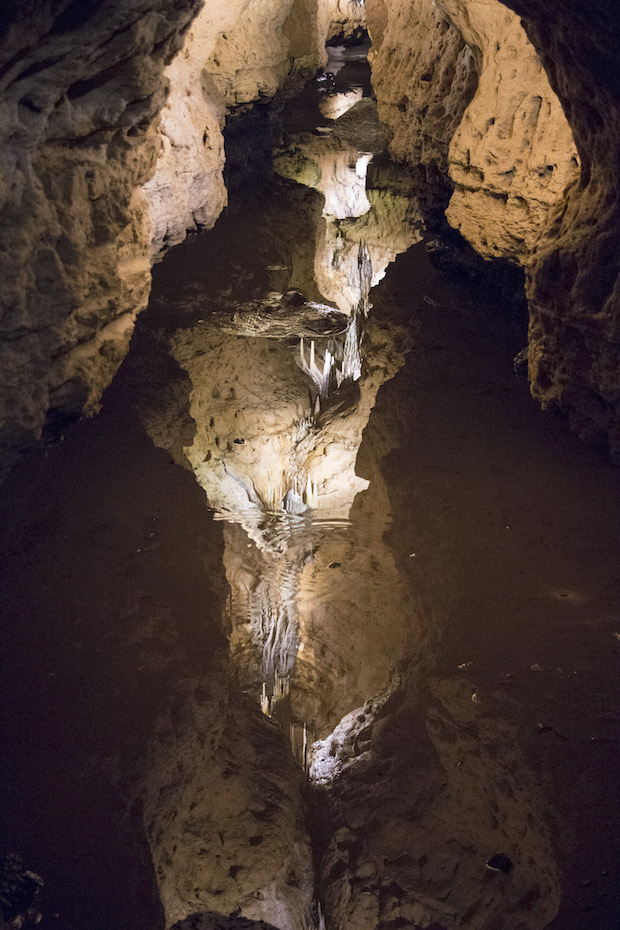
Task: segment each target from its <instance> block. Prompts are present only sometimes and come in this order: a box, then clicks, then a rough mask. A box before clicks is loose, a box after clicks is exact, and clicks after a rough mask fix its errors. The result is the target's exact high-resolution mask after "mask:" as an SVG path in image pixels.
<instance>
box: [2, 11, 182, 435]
mask: <svg viewBox="0 0 620 930" xmlns="http://www.w3.org/2000/svg"><path fill="white" fill-rule="evenodd" d="M196 8H197V4H194V3H190V4H188V5H186V6H185V7H183V8H182V9H181V8H180V7H179V8H169V7H168V6H165V5H163V4H157V3H155V4H153V3H148V2H144V3H134V4H132V5H131V7H126V8H123V9H120V8H119V7H118V5H117V4H115V3H112V2H107V3H104V4H102V5H100V6H99V7H98V8H97V10H96V11H95V12H93V13H92V15H86V16H80V17H77V20H75V17H76V16H77V14H75V11H73V13H72V14H71V15H69V14H67V17H65V14H63V13H62V12H60V13H58V14H57V16H56V18H55V19H54V17H53V16H52V13H51V6H50V5H47V4H41V5H40V6H39V8H38V10H37V12H36V14H35V15H33V16H29V17H28V19H27V20H26V19H23V20H20V19H18V20H17V21H16V22H15V23H14V24H13V26H12V27H11V28H10V29H9V31H8V33H7V35H6V38H5V42H4V44H3V46H2V50H1V51H0V56H1V58H2V61H3V63H4V65H6V68H5V70H4V74H3V78H2V88H1V89H2V127H3V134H2V140H1V144H0V145H1V151H0V163H1V165H2V198H1V202H2V209H3V216H2V223H1V224H0V239H1V243H0V244H1V246H2V254H1V257H0V266H1V275H0V277H1V285H0V304H1V306H2V308H3V310H2V323H1V329H2V335H3V337H4V339H3V341H2V349H1V350H0V352H1V363H0V367H1V369H2V391H1V395H2V396H1V401H0V403H1V408H0V423H1V424H2V427H1V429H2V435H3V436H4V437H5V438H6V440H7V442H8V444H9V445H15V443H16V441H27V440H28V439H32V438H33V437H36V436H38V434H39V432H40V429H41V426H42V424H43V421H44V418H45V415H46V411H47V410H48V409H49V408H52V409H54V408H57V409H58V410H59V411H60V412H61V414H65V415H66V414H75V415H77V414H79V413H80V412H81V411H83V410H86V411H89V410H94V409H96V406H97V403H98V400H99V397H100V395H101V391H102V390H103V388H104V387H105V386H106V385H107V384H108V383H109V381H110V379H111V377H112V376H113V374H114V372H115V371H116V369H117V367H118V364H119V363H120V361H121V360H122V357H123V355H124V353H125V350H126V348H127V345H128V341H129V335H130V331H131V323H132V320H133V317H134V315H135V314H136V313H138V312H139V311H140V310H141V309H142V308H143V307H144V306H145V305H146V299H147V296H148V289H149V284H150V275H149V268H148V261H146V260H145V259H146V257H147V252H148V238H147V235H148V234H147V228H146V216H145V211H144V203H143V201H142V199H141V197H140V195H139V194H136V193H135V191H136V189H137V188H139V186H140V185H141V183H142V182H143V181H144V180H145V179H146V178H147V177H148V175H149V172H150V171H151V168H152V164H153V154H154V149H155V135H154V134H153V132H152V131H151V130H150V126H151V124H152V123H153V121H154V119H155V118H156V116H157V113H158V112H159V109H160V108H161V106H162V105H163V102H164V96H165V83H164V81H163V74H162V73H163V69H164V67H165V65H166V64H167V62H168V61H169V60H170V59H171V58H172V56H173V54H174V53H175V52H176V50H177V49H178V48H179V46H180V44H181V39H182V34H183V31H184V30H185V28H186V27H187V25H188V23H189V21H190V19H191V17H192V15H193V14H194V12H195V10H196ZM72 17H74V18H73V19H72ZM65 19H66V21H65Z"/></svg>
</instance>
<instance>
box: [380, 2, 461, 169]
mask: <svg viewBox="0 0 620 930" xmlns="http://www.w3.org/2000/svg"><path fill="white" fill-rule="evenodd" d="M366 6H367V10H368V21H369V28H370V34H371V38H372V49H371V53H370V61H371V64H372V82H373V86H374V89H375V93H376V95H377V104H378V107H379V117H380V119H381V121H382V122H383V123H384V124H385V126H386V127H387V130H388V132H389V135H390V151H391V152H392V154H393V156H394V157H395V158H397V159H398V160H399V161H405V162H407V163H409V164H411V165H415V164H418V163H422V164H424V165H436V166H437V167H438V168H439V169H440V170H442V171H443V172H444V173H447V166H448V145H449V143H450V140H451V138H452V136H453V135H454V132H455V131H456V128H457V126H458V125H459V123H460V121H461V119H462V117H463V111H464V109H465V107H466V106H467V104H468V103H469V101H470V100H471V98H472V96H473V94H474V91H475V88H476V82H477V77H478V75H477V69H476V62H475V57H474V54H473V52H472V49H471V48H470V47H469V46H468V45H467V44H466V42H465V40H464V39H463V37H462V35H461V33H460V32H459V30H458V29H457V28H456V27H455V26H454V25H453V24H452V23H451V21H450V20H449V18H448V17H447V16H446V15H445V13H444V12H443V11H442V9H441V8H439V7H438V6H436V5H435V4H430V3H426V2H424V0H415V2H412V3H398V2H394V0H392V2H390V0H387V2H386V0H367V3H366Z"/></svg>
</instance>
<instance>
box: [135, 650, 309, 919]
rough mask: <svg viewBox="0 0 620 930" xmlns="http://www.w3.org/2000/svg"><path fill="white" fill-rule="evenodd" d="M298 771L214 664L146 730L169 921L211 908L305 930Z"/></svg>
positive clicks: (282, 740)
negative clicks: (153, 728) (149, 738)
mask: <svg viewBox="0 0 620 930" xmlns="http://www.w3.org/2000/svg"><path fill="white" fill-rule="evenodd" d="M302 784H303V774H302V772H301V771H300V770H299V769H298V768H297V766H296V765H295V762H294V759H293V756H292V755H291V752H290V748H289V747H288V745H287V741H286V737H285V735H284V732H283V731H282V729H281V728H280V727H278V726H276V724H274V723H272V722H271V721H270V720H269V719H268V718H267V717H265V716H264V714H262V713H261V711H260V707H259V706H258V704H257V702H256V701H255V700H253V699H252V698H250V697H249V696H247V695H245V694H243V693H241V692H240V691H239V688H238V686H237V685H236V684H232V683H231V681H230V673H229V671H228V670H227V669H226V668H225V667H222V669H221V670H218V669H217V668H213V669H212V670H211V671H210V673H209V676H208V679H205V680H202V681H200V680H198V681H195V682H188V684H187V689H186V695H185V697H181V696H179V699H178V701H177V702H176V703H175V704H174V705H172V706H171V708H170V713H169V715H168V716H167V717H165V718H163V719H162V720H161V722H160V725H159V727H158V728H157V730H156V731H155V733H154V736H153V742H152V753H151V758H150V761H149V764H148V779H147V781H146V783H145V786H144V816H145V823H146V829H147V834H148V837H149V841H150V844H151V849H152V851H153V862H154V865H155V870H156V872H157V880H158V884H159V889H160V894H161V900H162V903H163V906H164V909H165V912H166V919H167V923H168V924H170V923H174V922H175V921H177V920H182V919H183V918H184V917H187V916H188V915H189V914H192V913H195V912H196V911H199V910H213V909H215V908H216V907H217V908H218V909H219V910H220V912H223V913H225V914H229V913H232V912H233V911H235V912H237V913H241V914H242V915H243V916H244V917H248V918H252V919H254V920H265V921H267V922H268V923H270V924H275V925H276V926H277V927H279V928H280V930H304V928H305V926H306V921H307V920H308V919H309V916H310V911H311V905H312V899H313V874H312V863H311V856H310V851H309V845H308V839H307V835H306V831H305V827H304V823H303V816H302V812H301V789H302Z"/></svg>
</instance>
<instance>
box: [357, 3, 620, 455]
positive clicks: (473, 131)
mask: <svg viewBox="0 0 620 930" xmlns="http://www.w3.org/2000/svg"><path fill="white" fill-rule="evenodd" d="M367 7H368V21H369V27H370V31H371V35H372V38H373V45H374V51H373V53H372V54H373V82H374V85H375V89H376V92H377V97H378V102H379V107H380V112H381V115H382V118H383V119H384V121H385V122H386V124H387V126H388V129H389V131H390V133H391V137H392V138H391V149H392V151H393V153H394V155H395V156H396V157H397V158H398V159H401V160H404V161H406V162H408V163H409V164H412V165H417V164H419V163H422V164H423V165H426V166H431V167H432V166H435V167H438V168H439V169H440V170H442V171H444V173H445V171H446V166H447V172H448V174H449V177H450V182H451V185H452V187H453V194H452V197H451V201H450V204H449V207H448V210H447V218H448V221H449V222H450V224H451V225H452V226H454V227H455V228H457V229H459V230H460V232H461V233H462V234H463V235H464V236H465V238H466V239H467V240H468V241H469V242H470V243H471V244H472V245H473V246H474V248H475V249H476V250H477V251H478V252H479V253H480V254H482V255H483V256H484V257H485V258H494V257H501V258H506V259H508V260H510V261H513V262H517V263H519V264H521V265H523V267H524V268H525V271H526V278H527V294H528V300H529V307H530V336H529V373H530V386H531V391H532V393H533V395H534V396H535V397H536V398H537V399H538V400H539V401H540V402H541V404H542V405H543V407H557V408H559V409H561V410H563V411H565V412H566V413H568V415H569V418H570V422H571V426H572V427H573V429H575V430H576V431H577V432H578V433H579V435H580V436H581V437H582V438H584V439H586V440H589V441H595V442H599V443H602V444H607V445H608V447H609V450H610V452H611V456H612V459H613V460H614V461H619V460H620V422H619V421H620V375H619V372H620V359H619V357H618V331H619V327H618V317H619V313H618V307H619V300H618V284H617V282H618V268H619V265H620V255H619V246H618V229H619V227H620V207H619V198H618V187H619V183H618V182H619V178H618V172H619V165H618V158H617V148H618V145H617V133H618V129H617V127H618V107H619V98H620V93H619V91H618V77H617V75H618V64H619V63H618V51H617V48H616V46H614V43H613V40H612V38H611V36H613V35H614V34H616V33H617V26H618V12H617V10H616V8H615V7H614V6H613V4H612V3H610V2H605V0H599V2H598V3H596V4H595V6H594V7H591V6H590V5H589V4H586V3H584V2H581V0H573V2H572V3H571V8H570V15H569V13H568V12H567V11H566V10H565V9H563V10H562V12H561V13H557V12H556V13H554V15H553V16H552V17H549V16H548V10H547V7H546V5H544V4H542V3H537V2H536V0H507V2H506V4H505V6H504V5H502V4H499V3H497V2H496V0H481V2H479V3H469V2H465V0H440V2H437V3H436V4H433V5H431V4H427V3H425V2H423V0H419V2H416V3H413V4H408V3H403V2H402V0H368V2H367ZM508 7H510V8H511V9H508ZM513 11H514V14H516V15H513ZM519 16H522V17H524V19H523V22H522V23H521V22H520V21H519V19H518V17H519ZM614 30H615V31H614ZM403 36H409V41H408V42H403ZM467 62H469V64H468V66H467ZM466 66H467V67H466ZM543 69H544V70H543ZM472 77H473V78H474V79H475V78H477V89H476V92H475V94H474V95H473V97H471V98H470V97H469V95H470V94H471V89H472ZM429 78H431V80H429ZM401 87H402V88H403V89H404V93H402V91H401ZM396 88H398V90H396ZM438 91H440V92H438Z"/></svg>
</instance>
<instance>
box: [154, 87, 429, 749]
mask: <svg viewBox="0 0 620 930" xmlns="http://www.w3.org/2000/svg"><path fill="white" fill-rule="evenodd" d="M334 96H336V95H334ZM362 97H363V94H362V92H361V91H360V89H359V87H357V88H355V89H353V90H352V93H351V95H350V97H347V100H348V102H349V103H351V102H352V103H355V104H356V106H357V107H358V109H359V112H357V111H356V110H355V108H354V109H353V110H351V109H349V108H348V107H347V112H346V113H345V115H344V117H340V118H335V117H336V116H337V114H334V113H331V111H330V119H331V124H330V125H331V127H332V128H331V131H330V133H329V134H328V135H317V134H316V133H313V132H308V131H304V132H300V133H298V134H297V135H295V136H289V137H288V139H287V144H286V146H284V147H282V148H280V149H279V150H278V151H277V153H276V155H275V158H274V167H275V170H276V172H277V173H278V174H279V175H280V176H281V177H282V178H285V179H286V181H284V182H280V183H282V184H285V185H287V187H286V190H287V191H288V192H289V193H290V196H289V199H288V202H286V203H285V205H284V206H280V212H279V213H278V215H277V219H276V220H275V222H274V221H273V220H271V224H272V225H270V220H269V217H268V216H265V217H263V218H262V222H263V225H262V230H267V233H266V234H263V236H262V241H263V244H264V241H265V240H267V239H269V237H273V240H274V241H273V248H272V249H270V250H266V253H263V254H262V255H261V256H260V257H259V258H258V259H255V262H256V264H259V263H261V262H262V269H261V270H257V271H254V270H253V265H252V263H250V264H249V265H248V266H247V267H238V266H237V267H236V268H235V266H233V264H232V261H231V267H230V273H231V276H230V280H229V281H226V280H225V279H223V277H222V276H221V277H220V288H219V294H214V293H213V289H212V288H211V289H208V288H204V287H202V286H201V285H200V284H198V283H197V281H196V282H194V283H193V284H192V283H190V284H189V285H188V286H187V287H186V290H185V293H184V295H183V296H182V297H181V303H182V304H183V307H184V309H185V311H186V312H189V313H190V314H193V315H194V317H195V319H194V320H193V321H191V320H190V322H189V324H188V325H187V326H185V327H183V328H181V329H179V330H177V331H176V332H175V333H173V334H172V335H171V353H172V355H173V357H174V358H175V359H176V361H177V362H178V363H179V365H180V366H181V367H182V368H183V369H184V370H185V371H186V372H187V373H188V375H189V378H190V380H191V383H192V395H191V407H190V414H191V417H192V419H193V421H194V423H195V426H196V430H195V435H194V438H193V441H192V442H191V444H190V445H188V446H186V447H185V449H184V452H185V456H186V458H187V460H188V461H189V463H190V465H191V467H192V469H193V471H194V473H195V475H196V478H197V480H198V482H199V483H200V484H201V486H202V487H203V488H204V490H205V491H206V494H207V497H208V501H209V505H210V507H211V508H212V510H213V512H214V515H215V518H216V519H217V520H221V521H223V522H225V524H226V526H225V530H224V538H225V546H226V549H225V557H224V559H225V567H226V574H227V579H228V583H229V585H230V597H229V600H228V605H227V611H226V623H227V627H228V631H229V637H230V648H231V656H232V658H233V662H234V665H235V668H236V670H237V675H238V678H239V682H240V684H241V686H242V687H243V688H244V690H246V691H248V692H249V693H250V694H252V695H253V696H254V697H255V698H256V700H257V702H260V703H261V705H262V707H263V710H264V711H265V712H268V713H269V714H270V715H272V716H274V717H275V718H276V719H278V720H279V721H280V722H281V723H282V724H283V725H284V726H285V728H289V727H290V728H291V733H292V740H293V743H294V745H295V746H296V748H299V746H300V745H301V742H303V741H304V740H305V741H306V742H307V741H309V740H311V739H313V738H315V737H324V736H326V735H327V734H328V733H329V732H331V730H332V729H333V727H334V726H335V725H336V724H337V723H338V722H339V720H340V719H341V718H342V717H343V716H344V715H345V714H347V713H348V712H350V711H351V710H352V709H353V708H355V707H356V706H359V705H360V704H362V703H363V702H364V701H365V700H366V699H367V698H368V697H369V696H370V695H371V694H373V693H375V692H376V691H377V690H379V689H380V688H381V687H382V686H383V685H384V683H385V680H386V678H387V676H388V675H389V673H390V670H391V668H392V667H393V666H394V664H395V662H396V661H397V660H398V658H399V657H400V655H401V653H402V651H403V649H404V644H405V641H406V638H407V632H408V630H409V629H410V627H411V622H412V621H411V608H410V604H409V603H408V599H407V597H406V595H405V592H404V589H403V586H402V584H401V581H400V578H399V574H398V572H397V570H396V568H395V565H394V562H393V558H392V555H391V553H390V552H389V550H388V548H387V546H386V544H385V543H384V541H383V535H384V532H385V530H386V528H387V525H388V517H387V515H385V514H383V513H381V512H377V510H376V505H375V508H374V510H373V509H372V506H371V507H370V508H369V507H368V503H366V504H365V503H364V501H363V499H362V498H360V493H362V495H363V492H364V491H365V490H366V489H367V488H368V484H369V483H368V480H367V479H364V478H361V477H360V476H359V475H358V474H357V473H356V460H357V454H358V450H359V447H360V444H361V439H362V433H363V431H364V428H365V427H366V425H367V423H368V418H369V416H370V411H371V409H372V407H373V406H374V403H375V398H376V395H377V391H378V390H379V388H380V386H381V385H382V384H383V383H384V382H385V381H386V380H388V379H389V378H391V377H393V376H394V374H395V373H396V372H397V371H398V369H399V367H400V366H401V365H402V363H403V360H404V355H403V350H402V345H401V344H399V337H400V334H399V332H398V331H396V330H392V331H388V330H383V331H381V338H377V337H376V324H374V323H373V326H371V327H370V330H369V328H368V325H367V321H368V315H369V312H370V309H371V305H370V299H369V297H370V291H371V288H372V287H373V286H374V285H375V284H377V283H378V281H380V280H381V278H382V277H383V275H384V274H385V270H386V268H387V266H388V264H389V263H390V262H391V261H393V260H394V258H395V257H396V255H398V254H399V253H400V252H402V251H404V250H405V249H407V248H408V247H409V245H411V244H412V243H414V242H417V241H419V238H420V228H421V218H420V216H419V215H418V213H417V212H416V208H415V200H414V199H413V198H412V191H411V181H410V180H409V179H408V177H407V176H406V175H405V174H404V173H403V172H402V171H399V169H397V168H396V167H395V166H392V167H390V166H389V165H386V163H385V160H383V159H382V157H381V155H382V151H383V149H384V145H385V140H384V139H383V136H382V133H381V130H380V127H379V124H378V120H377V116H376V110H375V106H374V103H372V101H370V100H368V99H367V98H364V99H362ZM329 98H330V95H329V94H328V95H326V96H324V97H323V101H322V109H323V112H325V109H326V108H327V109H328V110H329V109H330V106H329ZM335 103H336V104H338V101H335ZM316 115H317V118H318V119H319V120H320V119H321V117H320V114H319V113H318V110H317V114H316ZM375 158H377V159H378V161H377V164H376V166H375V165H374V164H373V163H374V160H375ZM291 182H294V184H291ZM308 188H310V189H312V190H316V191H318V192H320V193H321V194H322V195H323V203H322V205H321V203H320V201H319V200H318V199H317V198H316V197H315V196H314V195H313V194H312V192H311V191H309V190H308ZM304 189H305V192H304ZM300 198H301V201H300ZM300 202H301V204H302V209H301V210H300V208H299V204H300ZM412 204H413V206H412ZM321 206H322V209H321ZM317 208H318V209H317ZM265 210H266V211H267V212H268V210H269V206H267V207H266V208H265ZM300 214H301V215H300ZM244 221H245V217H240V222H242V223H243V222H244ZM262 230H261V231H262ZM291 232H292V233H293V234H291ZM210 235H211V236H212V237H213V239H214V240H216V239H217V235H218V228H217V227H216V229H215V230H214V232H213V233H211V234H210ZM265 266H266V270H267V271H268V283H269V287H270V289H269V290H266V288H265V287H264V286H263V287H262V288H261V287H258V286H256V287H253V282H254V281H255V280H257V278H258V277H259V275H260V274H261V271H262V273H263V274H264V271H265ZM263 280H264V278H263ZM237 293H239V294H240V295H243V296H242V297H241V299H239V298H237V297H236V294H237ZM330 307H331V308H333V309H330ZM338 317H340V318H341V319H342V321H343V322H342V324H339V323H338V319H337V318H338ZM321 321H323V322H321ZM373 327H374V330H373ZM371 330H372V331H371ZM373 331H375V335H373ZM369 657H372V661H369ZM300 733H305V734H306V736H305V737H304V740H301V739H300Z"/></svg>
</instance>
